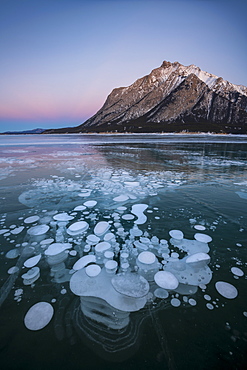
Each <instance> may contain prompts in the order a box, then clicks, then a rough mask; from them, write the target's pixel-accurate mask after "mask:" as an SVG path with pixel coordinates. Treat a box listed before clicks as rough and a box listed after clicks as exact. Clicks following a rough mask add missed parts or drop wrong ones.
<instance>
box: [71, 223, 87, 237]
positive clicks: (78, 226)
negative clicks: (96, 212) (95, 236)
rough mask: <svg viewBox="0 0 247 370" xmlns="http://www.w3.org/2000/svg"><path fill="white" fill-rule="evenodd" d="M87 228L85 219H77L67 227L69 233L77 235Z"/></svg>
mask: <svg viewBox="0 0 247 370" xmlns="http://www.w3.org/2000/svg"><path fill="white" fill-rule="evenodd" d="M88 228H89V224H88V223H87V222H86V221H77V222H74V223H73V224H72V225H70V226H69V227H68V229H67V233H68V234H69V235H78V234H82V233H84V231H86V230H87V229H88Z"/></svg>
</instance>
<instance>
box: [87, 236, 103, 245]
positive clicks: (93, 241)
mask: <svg viewBox="0 0 247 370" xmlns="http://www.w3.org/2000/svg"><path fill="white" fill-rule="evenodd" d="M99 241H100V238H99V237H98V236H96V235H94V234H90V235H88V236H87V239H86V242H87V243H88V244H93V245H95V244H97V243H98V242H99Z"/></svg>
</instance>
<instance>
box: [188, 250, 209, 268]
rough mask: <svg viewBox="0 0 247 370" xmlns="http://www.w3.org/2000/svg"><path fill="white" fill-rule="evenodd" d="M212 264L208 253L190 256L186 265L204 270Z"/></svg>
mask: <svg viewBox="0 0 247 370" xmlns="http://www.w3.org/2000/svg"><path fill="white" fill-rule="evenodd" d="M209 262H210V256H209V255H208V254H206V253H202V252H201V253H195V254H192V255H190V256H189V257H188V258H187V259H186V263H187V264H189V265H190V267H192V268H193V267H194V268H202V267H205V266H206V265H208V264H209Z"/></svg>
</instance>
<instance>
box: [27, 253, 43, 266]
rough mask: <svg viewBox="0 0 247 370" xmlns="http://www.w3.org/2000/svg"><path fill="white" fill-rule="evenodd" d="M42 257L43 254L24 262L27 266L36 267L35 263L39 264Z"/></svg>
mask: <svg viewBox="0 0 247 370" xmlns="http://www.w3.org/2000/svg"><path fill="white" fill-rule="evenodd" d="M40 259H41V254H38V255H37V256H34V257H31V258H29V259H28V260H26V261H25V262H24V266H25V267H27V268H30V267H34V266H35V265H37V263H39V261H40Z"/></svg>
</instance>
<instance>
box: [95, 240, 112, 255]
mask: <svg viewBox="0 0 247 370" xmlns="http://www.w3.org/2000/svg"><path fill="white" fill-rule="evenodd" d="M110 248H111V244H110V243H108V242H100V243H99V244H97V245H96V246H95V252H96V254H97V253H104V252H105V251H107V250H108V249H110Z"/></svg>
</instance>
